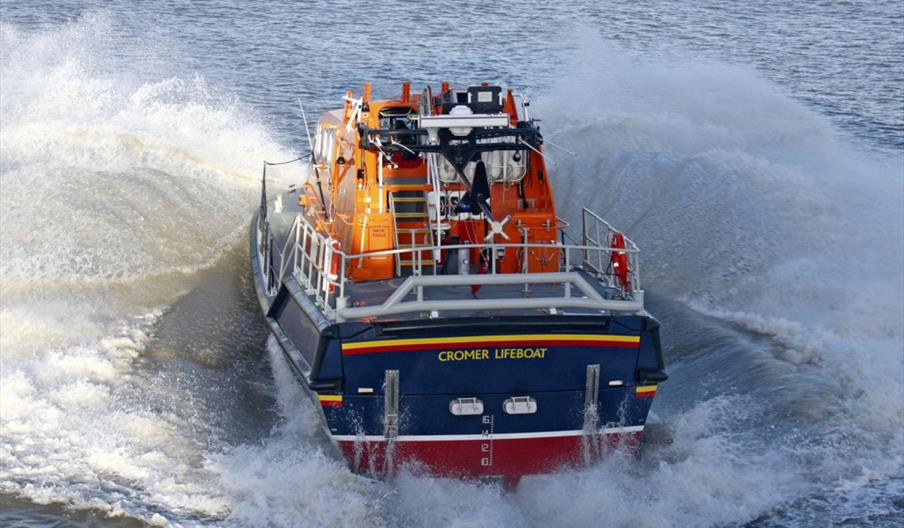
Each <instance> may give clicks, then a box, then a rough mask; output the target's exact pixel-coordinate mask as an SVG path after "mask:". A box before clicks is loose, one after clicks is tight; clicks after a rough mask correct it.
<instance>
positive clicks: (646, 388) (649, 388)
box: [634, 385, 656, 392]
mask: <svg viewBox="0 0 904 528" xmlns="http://www.w3.org/2000/svg"><path fill="white" fill-rule="evenodd" d="M634 391H635V392H656V385H644V386H642V387H637V388H636V389H634Z"/></svg>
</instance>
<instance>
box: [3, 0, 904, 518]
mask: <svg viewBox="0 0 904 528" xmlns="http://www.w3.org/2000/svg"><path fill="white" fill-rule="evenodd" d="M384 4H385V3H376V4H375V3H362V2H315V3H313V4H312V5H308V6H303V7H302V6H295V7H288V6H283V5H270V6H266V7H264V6H256V5H249V6H248V7H244V6H234V5H232V4H231V3H226V2H211V3H208V4H206V5H203V6H201V5H182V4H179V3H157V2H154V3H147V4H143V5H139V6H136V5H133V3H131V2H103V3H100V2H97V3H96V5H95V3H93V2H76V1H63V2H53V3H43V2H29V3H22V4H13V3H11V2H4V3H2V4H0V20H2V22H0V53H2V59H0V183H2V189H0V191H2V192H0V297H2V304H0V324H2V327H0V347H2V353H0V524H13V525H23V526H44V525H55V526H91V525H97V524H99V525H113V526H136V525H142V524H148V523H149V524H152V525H159V526H166V525H175V526H180V525H183V526H193V525H206V524H222V525H226V526H326V525H329V526H355V527H359V526H455V527H470V526H632V527H636V526H650V527H666V526H733V525H746V526H753V527H767V526H811V525H831V524H847V525H866V526H899V525H901V524H902V523H904V469H902V466H904V431H902V429H904V427H902V424H904V268H902V262H904V247H902V246H904V225H902V224H904V153H902V149H904V109H902V103H901V101H902V100H904V92H902V83H904V37H902V35H904V32H902V31H901V27H902V25H904V4H901V3H900V2H894V1H878V0H876V1H865V2H859V3H835V2H818V3H813V4H812V5H800V3H787V4H786V3H785V2H778V1H775V2H772V1H767V0H757V1H752V2H747V3H745V5H743V6H740V5H738V6H733V7H731V6H724V5H722V3H717V2H712V3H710V2H705V1H698V2H657V3H655V4H651V5H644V6H635V5H628V6H597V5H596V4H597V3H596V2H586V3H581V2H574V3H571V4H570V5H557V4H555V3H553V2H546V3H544V2H533V1H527V2H520V3H518V4H516V5H514V6H511V7H506V8H503V7H501V6H500V7H496V6H492V5H477V4H475V5H469V6H454V5H453V4H449V3H446V4H444V5H442V6H435V7H427V6H426V5H420V4H415V3H412V4H408V3H405V4H400V5H396V4H392V5H384ZM405 79H409V80H411V81H412V82H413V84H414V86H415V87H416V86H418V85H422V84H424V83H427V82H431V83H433V84H434V85H436V84H438V82H439V81H441V80H452V81H455V82H457V83H462V84H464V83H471V82H478V81H482V80H489V81H492V82H496V83H500V84H503V85H507V86H515V87H517V88H523V89H525V90H526V91H527V92H528V93H530V94H531V95H533V99H534V104H533V106H532V108H533V112H534V113H535V115H538V116H540V117H542V118H543V123H542V127H543V131H544V133H545V135H546V137H547V138H549V139H550V140H551V141H552V142H554V143H556V144H559V145H564V146H567V148H568V149H569V150H572V151H575V152H577V155H576V156H571V155H570V154H568V153H566V152H565V151H564V150H559V149H556V148H554V147H552V146H551V145H550V146H549V148H548V149H547V154H548V156H549V157H550V158H551V159H552V161H551V164H552V167H551V169H552V171H553V177H554V178H555V185H556V193H557V198H558V203H559V208H560V210H561V211H562V212H563V213H565V214H566V215H567V214H568V212H569V211H572V212H573V211H577V210H579V208H580V207H582V206H588V207H592V208H594V209H597V210H599V211H601V212H602V213H603V214H604V215H605V216H606V217H607V218H609V219H610V220H612V221H613V222H614V223H615V224H616V225H618V226H620V227H622V228H623V229H625V230H626V231H627V232H628V233H629V235H630V236H631V237H632V238H633V239H635V240H636V241H638V243H639V244H640V246H641V248H642V249H643V250H644V253H643V255H644V257H643V270H644V281H645V288H646V289H647V290H648V292H650V293H649V309H650V311H652V312H653V313H654V314H655V315H657V316H658V317H659V318H660V319H661V320H662V323H663V330H664V339H665V346H666V351H665V352H666V355H667V361H668V364H669V371H670V373H671V379H670V380H669V381H668V382H667V383H665V384H663V386H662V387H661V389H660V391H659V394H658V396H657V399H656V402H655V403H654V407H653V415H652V416H651V423H650V425H649V427H648V431H649V432H648V437H647V443H646V444H645V446H644V448H643V450H642V452H641V454H640V456H639V457H638V458H637V459H634V458H627V457H622V456H619V455H616V456H614V457H613V458H611V459H609V460H607V461H605V462H604V463H601V464H599V465H597V466H594V467H591V468H587V469H583V470H579V471H570V472H563V473H560V474H555V475H546V476H537V477H531V478H526V479H525V480H524V481H523V482H522V484H521V485H520V486H519V488H518V489H517V490H516V491H514V492H512V493H508V494H506V493H503V492H501V491H500V490H499V489H497V488H494V487H492V486H487V485H476V484H471V483H465V482H458V481H450V480H443V479H431V478H424V477H419V476H415V475H410V474H403V475H402V476H401V477H400V478H399V479H398V480H396V481H394V482H391V483H383V482H371V481H369V480H366V479H363V478H360V477H357V476H354V475H351V474H350V473H349V472H348V471H347V470H346V469H345V466H344V463H343V462H342V461H341V460H338V459H337V458H336V456H335V455H334V454H333V452H332V451H331V449H330V448H329V444H328V443H327V442H326V440H325V438H324V437H323V436H322V435H321V433H320V432H319V426H318V424H317V419H316V414H315V412H314V409H313V407H312V406H311V405H310V404H309V403H308V402H307V400H305V399H304V398H303V397H302V395H301V394H300V390H299V388H298V387H297V385H296V382H295V381H294V379H292V377H291V376H290V375H289V373H288V370H287V369H286V368H285V367H286V366H285V365H284V364H283V363H282V359H281V357H280V356H279V355H278V354H275V353H274V352H273V350H272V348H269V347H268V344H267V337H266V336H267V331H266V329H265V327H264V324H263V322H262V320H261V318H260V315H259V313H258V308H257V305H256V300H255V299H254V294H253V291H252V287H251V285H250V276H249V268H248V264H247V249H246V239H245V237H246V232H247V226H248V221H249V219H250V215H251V213H252V211H253V209H254V207H255V203H256V197H257V190H258V187H257V185H258V182H257V178H258V177H259V173H258V171H259V168H260V165H261V161H262V160H263V159H268V160H271V161H278V160H283V159H290V158H293V157H295V156H297V155H298V154H300V153H302V152H304V150H305V141H304V139H303V137H304V133H303V128H302V124H301V120H300V118H299V115H298V113H297V112H296V111H295V108H296V103H295V101H296V99H297V98H298V97H303V98H304V99H305V102H306V105H307V108H308V111H309V113H314V111H323V110H326V109H329V108H330V107H332V106H334V105H335V104H336V102H337V101H338V100H339V97H340V96H341V94H342V93H343V91H344V90H345V89H346V88H349V87H354V88H356V89H360V88H359V87H360V84H361V83H362V82H363V81H364V80H372V81H374V82H375V92H376V93H377V94H382V95H391V94H393V93H395V92H396V91H397V89H398V87H397V85H398V83H399V82H400V81H401V80H405Z"/></svg>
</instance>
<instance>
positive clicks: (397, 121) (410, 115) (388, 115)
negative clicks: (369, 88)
mask: <svg viewBox="0 0 904 528" xmlns="http://www.w3.org/2000/svg"><path fill="white" fill-rule="evenodd" d="M415 115H416V114H415V113H414V111H413V110H412V109H411V108H408V107H407V106H391V107H389V108H383V109H382V110H380V128H382V129H384V130H414V129H415V128H417V126H416V125H415V123H414V117H415ZM395 139H396V141H398V142H399V143H402V144H403V145H413V144H414V143H415V142H416V141H415V136H414V135H413V134H412V135H407V134H403V135H401V136H396V138H395Z"/></svg>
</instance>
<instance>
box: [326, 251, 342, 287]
mask: <svg viewBox="0 0 904 528" xmlns="http://www.w3.org/2000/svg"><path fill="white" fill-rule="evenodd" d="M329 244H330V247H331V248H332V249H333V251H331V252H330V253H329V260H330V271H329V273H327V283H328V286H327V287H328V289H329V292H330V293H333V292H334V291H335V290H336V285H335V284H333V282H335V281H337V280H339V261H340V260H341V259H340V258H339V255H338V254H336V253H335V251H339V241H338V240H333V241H331V242H329Z"/></svg>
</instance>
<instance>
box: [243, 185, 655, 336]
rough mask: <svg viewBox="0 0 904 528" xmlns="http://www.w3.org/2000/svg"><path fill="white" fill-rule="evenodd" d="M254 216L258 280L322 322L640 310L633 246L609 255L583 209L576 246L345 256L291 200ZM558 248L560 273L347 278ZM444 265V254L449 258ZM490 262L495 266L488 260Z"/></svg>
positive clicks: (443, 247) (423, 272)
mask: <svg viewBox="0 0 904 528" xmlns="http://www.w3.org/2000/svg"><path fill="white" fill-rule="evenodd" d="M267 209H268V213H267V214H266V215H262V216H261V217H259V219H258V226H257V233H258V244H257V245H256V247H257V251H258V256H259V262H261V263H270V265H269V266H268V265H263V266H261V273H262V274H263V275H264V276H265V278H266V283H267V284H269V285H270V291H268V292H267V293H268V295H271V296H273V295H276V293H277V291H278V289H279V287H280V285H282V284H285V285H286V287H287V288H288V289H289V290H290V291H291V292H292V294H293V295H304V296H305V297H307V300H308V301H310V302H311V303H313V304H314V305H316V306H317V307H318V308H319V310H320V311H321V312H322V313H323V315H324V317H325V318H326V319H327V320H331V321H336V322H343V321H348V320H361V319H366V320H374V319H380V320H407V319H423V318H437V317H446V316H449V315H451V314H452V313H455V314H456V315H457V316H469V317H490V316H504V315H541V314H542V315H550V314H552V315H557V314H558V315H599V314H612V313H643V312H644V305H643V290H642V289H641V288H640V275H639V261H638V256H639V255H638V253H639V251H638V249H637V246H636V245H635V244H634V243H633V242H632V241H631V240H630V239H627V238H625V239H624V240H625V246H626V247H625V248H623V249H621V248H613V247H612V240H613V237H614V236H615V235H616V234H617V233H618V231H616V230H615V229H614V228H613V227H612V226H611V225H609V224H608V223H606V222H605V221H604V220H603V219H602V218H601V217H599V216H598V215H596V214H595V213H593V212H591V211H589V210H586V209H585V210H584V211H583V214H582V231H581V243H580V244H565V243H559V244H554V245H551V244H528V243H521V244H517V243H506V244H502V243H484V244H460V245H447V244H435V245H429V246H417V247H404V248H399V249H394V250H388V251H377V252H369V253H361V254H346V253H344V252H343V251H341V250H338V249H336V248H335V247H334V244H333V243H332V240H331V239H329V238H328V237H326V236H324V235H323V234H321V233H320V232H318V231H317V230H316V229H315V228H314V226H312V225H311V224H310V223H309V222H307V221H306V219H305V217H304V214H303V209H302V208H301V207H300V206H299V205H298V201H297V199H296V198H295V195H294V194H292V193H289V194H287V195H281V196H279V197H277V198H276V199H275V200H273V201H271V202H269V203H268V204H267ZM535 247H536V248H542V249H544V250H551V249H552V250H556V251H558V254H559V255H560V259H559V260H560V263H559V269H558V271H556V272H547V273H537V272H533V273H526V272H525V273H501V272H497V270H496V269H495V266H489V267H488V268H486V269H485V270H480V269H479V267H478V266H476V265H471V266H469V269H468V270H467V271H468V273H451V274H450V273H444V267H443V266H429V267H425V268H420V267H415V268H414V269H412V270H410V271H409V273H410V274H409V275H406V276H396V277H393V278H391V279H387V280H374V281H354V280H351V279H350V278H349V277H348V269H349V267H350V266H354V265H355V264H356V263H358V262H361V261H362V259H364V258H369V257H375V256H386V257H389V258H396V257H397V255H398V254H400V253H408V254H411V253H416V254H417V255H418V257H417V259H416V260H418V261H422V260H429V259H438V258H439V257H438V256H439V255H441V254H446V255H449V254H450V252H455V251H459V250H461V251H469V250H472V249H479V250H484V251H487V252H489V254H490V255H492V254H495V253H496V252H497V251H504V250H505V249H507V248H517V249H520V250H524V251H527V250H528V249H530V248H535ZM613 252H618V253H619V254H621V255H625V256H626V261H627V263H628V277H629V280H628V281H627V284H624V283H622V281H620V280H619V278H618V277H617V274H616V273H614V272H613V269H612V262H613V259H612V258H611V256H612V253H613ZM447 258H448V256H447ZM490 260H492V259H490Z"/></svg>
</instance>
